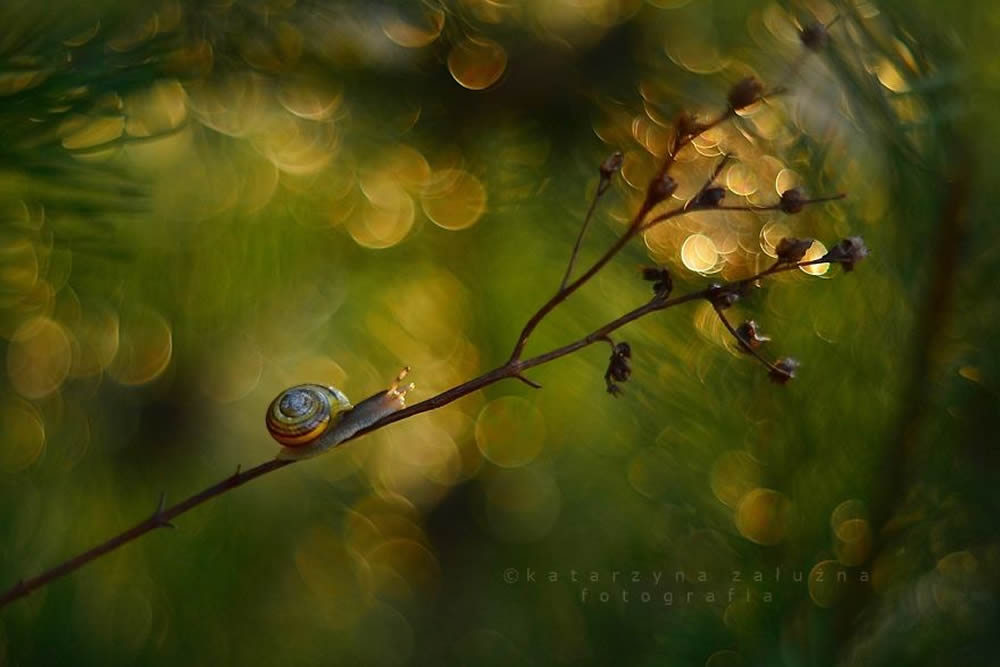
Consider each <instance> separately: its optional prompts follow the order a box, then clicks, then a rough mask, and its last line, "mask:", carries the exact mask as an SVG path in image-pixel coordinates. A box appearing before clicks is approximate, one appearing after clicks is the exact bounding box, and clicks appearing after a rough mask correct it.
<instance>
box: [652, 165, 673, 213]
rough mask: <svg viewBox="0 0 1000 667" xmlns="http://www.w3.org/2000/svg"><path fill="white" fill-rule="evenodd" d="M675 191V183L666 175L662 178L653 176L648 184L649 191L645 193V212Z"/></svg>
mask: <svg viewBox="0 0 1000 667" xmlns="http://www.w3.org/2000/svg"><path fill="white" fill-rule="evenodd" d="M676 189H677V181H675V180H674V179H672V178H670V177H669V176H667V175H666V174H664V175H663V176H654V177H653V180H652V181H650V183H649V189H648V190H647V191H646V210H647V211H648V210H649V209H651V208H653V207H654V206H656V205H657V204H659V203H660V202H661V201H663V200H664V199H666V198H667V197H669V196H670V195H672V194H674V190H676Z"/></svg>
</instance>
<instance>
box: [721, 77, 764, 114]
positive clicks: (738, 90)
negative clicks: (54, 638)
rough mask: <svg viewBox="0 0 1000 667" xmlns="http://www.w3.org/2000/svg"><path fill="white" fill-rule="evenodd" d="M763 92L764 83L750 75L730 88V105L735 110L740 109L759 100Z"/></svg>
mask: <svg viewBox="0 0 1000 667" xmlns="http://www.w3.org/2000/svg"><path fill="white" fill-rule="evenodd" d="M762 92H764V86H763V84H761V82H760V81H758V80H757V79H755V78H753V77H752V76H748V77H747V78H745V79H743V80H741V81H737V82H736V83H735V84H734V85H733V87H732V88H730V89H729V98H728V99H729V106H730V107H732V109H733V111H739V110H740V109H743V108H746V107H748V106H750V105H751V104H753V103H754V102H756V101H757V100H759V99H760V94H761V93H762Z"/></svg>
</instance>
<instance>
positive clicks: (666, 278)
mask: <svg viewBox="0 0 1000 667" xmlns="http://www.w3.org/2000/svg"><path fill="white" fill-rule="evenodd" d="M642 279H643V280H648V281H649V282H651V283H653V294H655V295H656V296H657V297H658V298H660V299H666V298H667V297H668V296H670V291H671V290H672V289H673V288H674V280H673V278H671V277H670V272H669V271H667V270H666V269H660V268H656V267H652V266H648V267H644V268H643V269H642Z"/></svg>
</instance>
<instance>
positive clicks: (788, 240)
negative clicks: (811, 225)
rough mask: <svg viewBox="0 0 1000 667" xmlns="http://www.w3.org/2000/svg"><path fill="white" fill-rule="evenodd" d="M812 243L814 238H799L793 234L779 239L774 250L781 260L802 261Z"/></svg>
mask: <svg viewBox="0 0 1000 667" xmlns="http://www.w3.org/2000/svg"><path fill="white" fill-rule="evenodd" d="M812 244H813V240H812V239H797V238H795V237H793V236H786V237H785V238H783V239H781V240H780V241H778V245H777V247H776V248H775V249H774V252H775V253H776V254H777V255H778V261H779V262H784V263H786V264H796V263H798V262H801V261H802V258H803V257H805V256H806V252H807V251H808V250H809V248H810V247H811V246H812Z"/></svg>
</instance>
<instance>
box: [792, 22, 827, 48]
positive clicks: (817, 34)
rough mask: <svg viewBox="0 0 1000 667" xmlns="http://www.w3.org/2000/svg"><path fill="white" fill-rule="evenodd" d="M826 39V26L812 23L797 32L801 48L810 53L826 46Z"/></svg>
mask: <svg viewBox="0 0 1000 667" xmlns="http://www.w3.org/2000/svg"><path fill="white" fill-rule="evenodd" d="M828 37H829V35H828V34H827V32H826V26H825V25H823V24H822V23H812V24H810V25H807V26H806V27H805V28H803V29H802V30H801V31H799V40H801V41H802V46H804V47H806V48H807V49H809V50H810V51H820V50H822V49H823V47H824V46H826V42H827V39H828Z"/></svg>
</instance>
